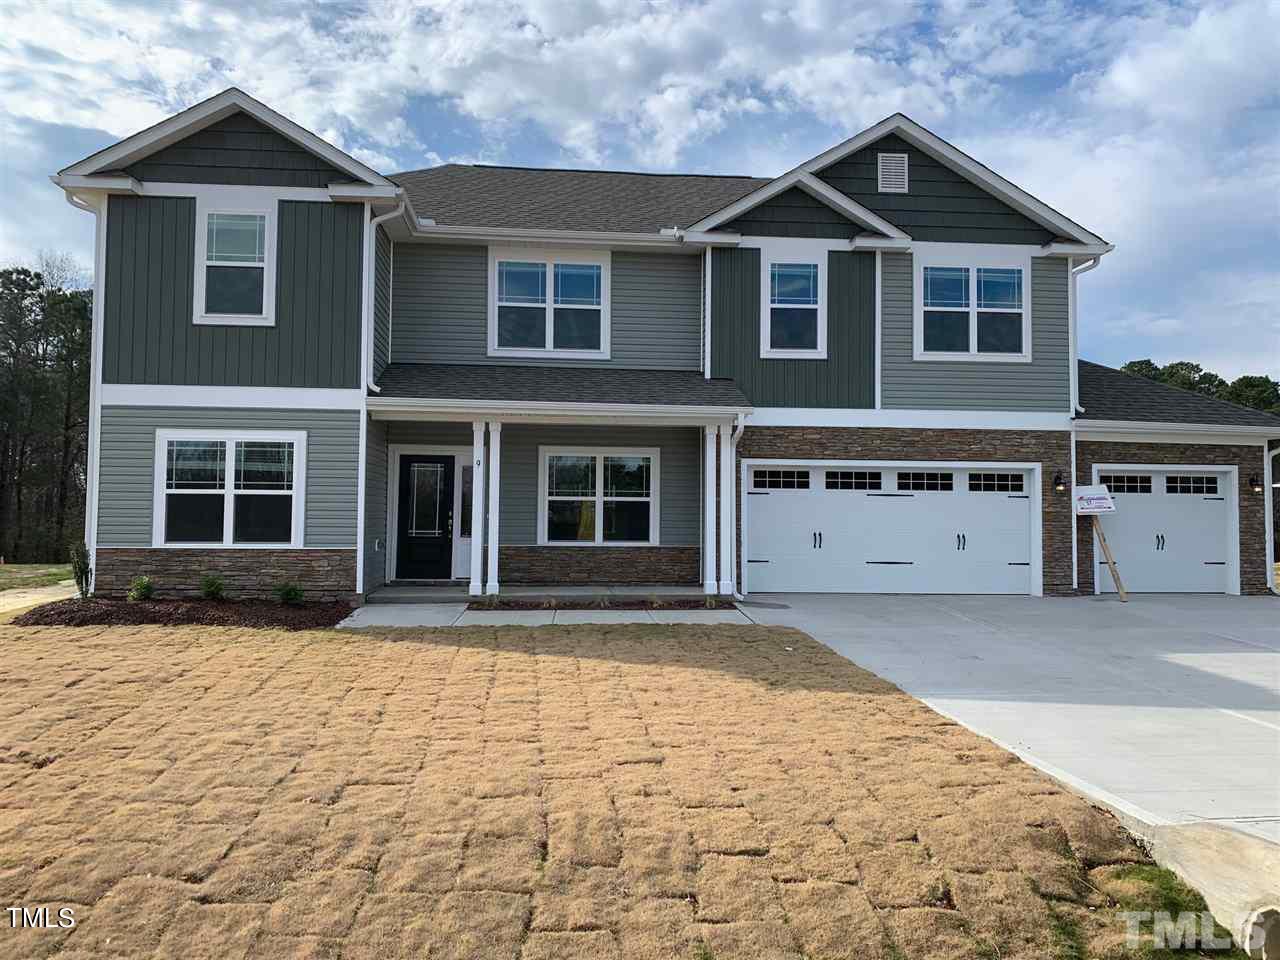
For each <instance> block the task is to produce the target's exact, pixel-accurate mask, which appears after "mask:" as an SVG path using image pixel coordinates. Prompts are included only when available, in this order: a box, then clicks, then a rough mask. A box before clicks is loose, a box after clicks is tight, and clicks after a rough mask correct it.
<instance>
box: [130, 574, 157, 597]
mask: <svg viewBox="0 0 1280 960" xmlns="http://www.w3.org/2000/svg"><path fill="white" fill-rule="evenodd" d="M155 592H156V585H155V584H154V583H153V582H152V580H151V578H150V577H147V576H141V577H134V578H133V579H132V580H131V581H129V592H128V594H126V596H128V598H129V599H130V600H150V599H151V595H152V594H153V593H155Z"/></svg>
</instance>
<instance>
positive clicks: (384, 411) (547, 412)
mask: <svg viewBox="0 0 1280 960" xmlns="http://www.w3.org/2000/svg"><path fill="white" fill-rule="evenodd" d="M365 403H366V406H367V407H368V409H369V411H370V412H371V413H374V414H375V415H378V414H381V415H383V416H394V415H396V414H402V415H409V416H415V415H424V414H434V415H436V416H438V417H441V416H446V417H447V416H449V415H452V416H462V417H471V416H475V415H479V414H489V415H492V416H495V417H499V418H510V419H523V418H529V417H554V418H560V419H563V418H573V417H603V418H607V419H625V420H636V419H647V418H654V417H660V418H662V419H664V420H669V421H683V422H688V421H699V422H701V421H707V420H722V419H724V418H726V417H736V416H739V415H744V416H745V415H746V414H748V413H750V412H751V411H752V409H753V408H752V407H751V406H749V405H746V406H723V405H721V406H711V405H707V406H698V405H688V404H655V403H559V402H551V401H544V400H519V401H516V400H512V401H500V400H450V399H436V398H422V397H389V396H385V395H383V396H378V397H369V398H368V399H367V400H366V401H365Z"/></svg>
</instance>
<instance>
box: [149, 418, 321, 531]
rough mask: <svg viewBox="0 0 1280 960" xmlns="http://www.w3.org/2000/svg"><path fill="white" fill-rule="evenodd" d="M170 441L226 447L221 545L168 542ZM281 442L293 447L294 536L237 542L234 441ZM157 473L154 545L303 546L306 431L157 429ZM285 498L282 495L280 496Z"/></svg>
mask: <svg viewBox="0 0 1280 960" xmlns="http://www.w3.org/2000/svg"><path fill="white" fill-rule="evenodd" d="M170 440H220V441H222V442H224V443H225V444H226V445H227V456H226V461H225V463H226V467H225V473H224V475H223V484H222V494H223V497H224V504H225V506H224V509H223V512H222V542H221V543H165V539H164V519H165V509H164V507H165V496H166V494H167V493H168V491H167V490H166V489H165V487H166V483H167V479H168V469H167V468H168V460H169V456H168V453H169V441H170ZM237 440H244V441H255V442H256V441H279V442H288V443H292V444H293V490H292V491H291V493H292V496H293V519H292V522H291V524H290V529H291V531H292V534H293V536H292V537H291V538H290V540H289V542H288V543H235V542H234V537H233V527H234V524H235V502H234V500H235V492H236V491H235V441H237ZM153 467H154V473H153V479H152V485H151V490H152V496H151V545H152V546H153V547H160V548H164V549H169V550H280V549H285V548H299V547H302V546H303V545H304V541H305V534H306V531H305V530H304V529H303V526H304V523H305V521H306V515H307V512H306V496H307V434H306V431H305V430H186V429H177V428H161V429H157V430H156V440H155V454H154V464H153ZM204 492H206V493H211V492H213V491H204ZM281 495H283V494H281Z"/></svg>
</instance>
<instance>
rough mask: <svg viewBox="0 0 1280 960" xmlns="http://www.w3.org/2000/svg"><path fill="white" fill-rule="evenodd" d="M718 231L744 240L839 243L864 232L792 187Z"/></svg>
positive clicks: (820, 202)
mask: <svg viewBox="0 0 1280 960" xmlns="http://www.w3.org/2000/svg"><path fill="white" fill-rule="evenodd" d="M720 229H722V230H729V231H732V232H734V233H741V234H742V235H743V236H747V237H821V238H822V239H824V240H840V239H843V238H845V237H856V236H857V235H858V234H859V233H862V232H864V230H863V227H862V226H861V225H860V224H856V223H854V222H853V221H852V220H850V219H849V218H848V217H846V216H844V215H843V214H841V213H837V212H836V211H835V210H832V209H831V208H830V207H829V206H827V205H826V204H825V203H823V202H822V201H821V200H816V199H814V198H813V197H811V196H809V194H807V193H805V192H804V191H803V190H801V189H799V188H797V187H792V188H791V189H790V190H784V191H783V192H782V193H780V194H778V195H777V196H776V197H773V198H772V199H769V200H766V201H765V202H764V203H762V204H760V206H758V207H754V208H752V209H751V210H748V211H747V212H746V213H744V214H743V215H742V216H740V217H738V219H736V220H732V221H730V222H729V223H726V224H725V225H724V226H723V227H721V228H720Z"/></svg>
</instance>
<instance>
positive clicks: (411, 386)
mask: <svg viewBox="0 0 1280 960" xmlns="http://www.w3.org/2000/svg"><path fill="white" fill-rule="evenodd" d="M378 387H379V388H380V389H381V390H382V392H381V393H380V394H379V396H380V397H384V398H386V397H391V398H408V399H426V400H489V401H497V402H510V403H515V404H519V403H639V404H654V405H659V406H689V407H742V408H749V407H750V406H751V403H750V401H748V400H747V398H746V396H744V395H743V393H742V391H741V390H739V389H738V385H737V384H736V383H734V382H733V381H732V380H723V379H714V380H708V379H706V378H705V377H704V376H703V375H702V373H701V372H700V371H698V370H619V369H613V368H604V367H548V366H507V365H500V364H461V363H393V364H390V365H388V366H387V367H386V368H385V369H384V370H383V371H382V376H380V377H379V378H378Z"/></svg>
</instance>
